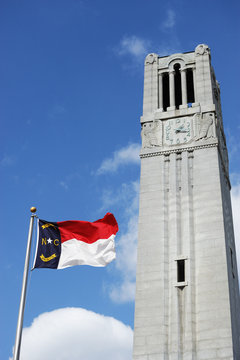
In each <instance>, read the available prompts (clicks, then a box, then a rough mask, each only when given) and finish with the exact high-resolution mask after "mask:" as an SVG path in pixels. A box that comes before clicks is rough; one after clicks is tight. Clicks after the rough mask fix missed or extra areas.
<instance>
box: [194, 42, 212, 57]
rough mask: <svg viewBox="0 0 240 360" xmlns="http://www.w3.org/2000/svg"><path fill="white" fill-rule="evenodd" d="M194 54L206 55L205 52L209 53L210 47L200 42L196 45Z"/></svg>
mask: <svg viewBox="0 0 240 360" xmlns="http://www.w3.org/2000/svg"><path fill="white" fill-rule="evenodd" d="M195 54H196V56H199V55H206V54H208V55H210V49H209V47H208V46H207V45H205V44H200V45H198V46H197V47H196V49H195Z"/></svg>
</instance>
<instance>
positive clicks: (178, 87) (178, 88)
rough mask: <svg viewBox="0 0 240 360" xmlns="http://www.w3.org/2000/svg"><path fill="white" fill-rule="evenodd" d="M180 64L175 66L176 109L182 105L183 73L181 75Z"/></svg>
mask: <svg viewBox="0 0 240 360" xmlns="http://www.w3.org/2000/svg"><path fill="white" fill-rule="evenodd" d="M179 69H180V64H175V65H174V70H175V76H174V82H175V106H176V109H179V105H181V104H182V85H181V73H180V70H179Z"/></svg>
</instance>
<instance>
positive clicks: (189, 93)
mask: <svg viewBox="0 0 240 360" xmlns="http://www.w3.org/2000/svg"><path fill="white" fill-rule="evenodd" d="M194 102H195V95H194V85H193V70H192V69H187V103H188V104H192V103H194Z"/></svg>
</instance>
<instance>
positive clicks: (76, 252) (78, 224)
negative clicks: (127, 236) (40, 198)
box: [33, 213, 118, 269]
mask: <svg viewBox="0 0 240 360" xmlns="http://www.w3.org/2000/svg"><path fill="white" fill-rule="evenodd" d="M117 232H118V224H117V221H116V219H115V217H114V215H113V214H111V213H107V214H106V215H105V216H104V218H103V219H99V220H97V221H94V222H88V221H75V220H71V221H60V222H49V221H45V220H40V219H39V220H38V240H37V247H36V253H35V259H34V265H33V269H35V268H51V269H64V268H66V267H69V266H74V265H90V266H106V265H107V264H108V263H110V262H111V261H112V260H114V259H115V258H116V252H115V244H114V238H115V235H116V233H117Z"/></svg>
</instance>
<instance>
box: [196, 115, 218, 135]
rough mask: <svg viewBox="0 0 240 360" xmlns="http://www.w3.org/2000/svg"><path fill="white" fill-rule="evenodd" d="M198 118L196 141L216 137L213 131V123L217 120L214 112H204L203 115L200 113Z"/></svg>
mask: <svg viewBox="0 0 240 360" xmlns="http://www.w3.org/2000/svg"><path fill="white" fill-rule="evenodd" d="M196 120H197V121H198V124H197V125H198V126H197V127H196V130H197V134H196V136H195V141H199V140H206V139H209V138H212V137H214V133H213V125H214V120H215V116H214V113H207V114H203V116H202V117H201V115H200V114H199V116H198V117H197V118H196Z"/></svg>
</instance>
